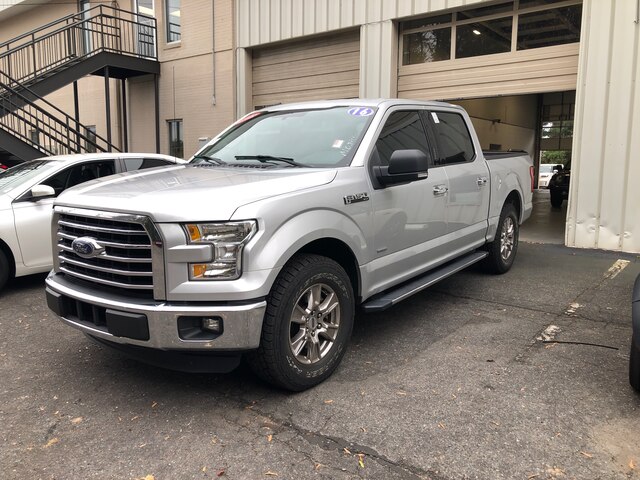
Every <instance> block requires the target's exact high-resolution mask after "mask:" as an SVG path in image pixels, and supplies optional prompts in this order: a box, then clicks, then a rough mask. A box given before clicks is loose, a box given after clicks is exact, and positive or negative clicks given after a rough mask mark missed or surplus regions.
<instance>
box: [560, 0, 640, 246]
mask: <svg viewBox="0 0 640 480" xmlns="http://www.w3.org/2000/svg"><path fill="white" fill-rule="evenodd" d="M583 8H584V10H583V21H582V41H581V47H580V65H579V72H578V79H579V81H578V88H577V92H576V95H577V99H576V118H575V122H576V127H575V131H574V143H573V161H572V172H571V192H570V197H569V208H568V216H567V229H566V244H567V245H569V246H575V247H583V248H602V249H607V250H623V251H628V252H640V210H639V209H638V205H639V204H640V190H638V189H637V188H635V187H634V186H633V185H634V184H635V183H636V182H637V179H638V178H640V161H639V159H640V91H639V88H640V87H639V86H638V83H637V79H638V78H639V77H640V62H639V61H638V57H639V55H640V49H639V46H638V43H639V36H640V26H639V25H638V24H637V23H635V22H634V19H636V18H637V17H636V16H637V14H638V12H637V10H636V9H637V5H636V2H630V1H617V2H614V1H600V0H587V1H585V2H584V7H583Z"/></svg>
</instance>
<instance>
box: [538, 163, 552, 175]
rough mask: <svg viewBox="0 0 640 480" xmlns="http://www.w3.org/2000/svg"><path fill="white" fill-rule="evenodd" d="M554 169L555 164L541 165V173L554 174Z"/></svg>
mask: <svg viewBox="0 0 640 480" xmlns="http://www.w3.org/2000/svg"><path fill="white" fill-rule="evenodd" d="M553 167H555V164H554V165H549V164H546V165H545V164H540V173H553Z"/></svg>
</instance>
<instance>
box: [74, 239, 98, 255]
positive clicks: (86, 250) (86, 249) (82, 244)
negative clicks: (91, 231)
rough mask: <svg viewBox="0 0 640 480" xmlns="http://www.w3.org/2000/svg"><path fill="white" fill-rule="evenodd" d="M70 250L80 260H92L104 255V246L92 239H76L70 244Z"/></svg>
mask: <svg viewBox="0 0 640 480" xmlns="http://www.w3.org/2000/svg"><path fill="white" fill-rule="evenodd" d="M71 248H72V249H73V251H74V252H75V253H76V254H77V255H78V256H80V257H82V258H93V257H97V256H98V255H102V254H103V253H104V246H103V245H100V244H99V243H98V241H97V240H96V239H95V238H92V237H79V238H76V239H75V240H74V241H73V242H71Z"/></svg>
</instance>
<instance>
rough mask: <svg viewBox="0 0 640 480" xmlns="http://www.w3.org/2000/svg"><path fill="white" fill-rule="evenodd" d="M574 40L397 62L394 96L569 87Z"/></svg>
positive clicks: (573, 80) (456, 95)
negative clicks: (430, 60)
mask: <svg viewBox="0 0 640 480" xmlns="http://www.w3.org/2000/svg"><path fill="white" fill-rule="evenodd" d="M578 48H579V47H578V44H571V45H559V46H555V47H548V48H539V49H535V50H529V51H522V52H516V53H508V54H499V55H484V56H480V57H475V58H469V59H461V60H452V61H444V62H433V63H425V64H420V65H406V66H400V68H399V70H398V97H400V98H416V99H418V98H420V99H427V100H428V99H447V98H471V97H484V96H492V95H514V94H523V93H541V92H550V91H562V90H573V89H575V88H576V82H577V76H578Z"/></svg>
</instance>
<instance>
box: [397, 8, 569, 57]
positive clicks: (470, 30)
mask: <svg viewBox="0 0 640 480" xmlns="http://www.w3.org/2000/svg"><path fill="white" fill-rule="evenodd" d="M558 2H561V3H560V5H561V6H555V5H556V4H558ZM567 4H568V5H567ZM581 17H582V2H581V0H516V1H513V0H511V1H508V2H506V1H503V2H501V3H498V4H496V5H489V6H486V7H478V8H467V9H465V10H461V11H458V12H454V13H450V14H446V15H437V16H432V17H427V18H422V19H417V20H411V21H407V22H403V23H402V24H401V31H402V33H401V42H402V64H403V65H413V64H419V63H427V62H438V61H442V60H451V59H457V58H469V57H476V56H480V55H491V54H496V53H508V52H515V51H518V50H525V49H530V48H540V47H549V46H553V45H563V44H567V43H577V42H579V41H580V26H581V25H580V22H581ZM516 26H517V28H516Z"/></svg>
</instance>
